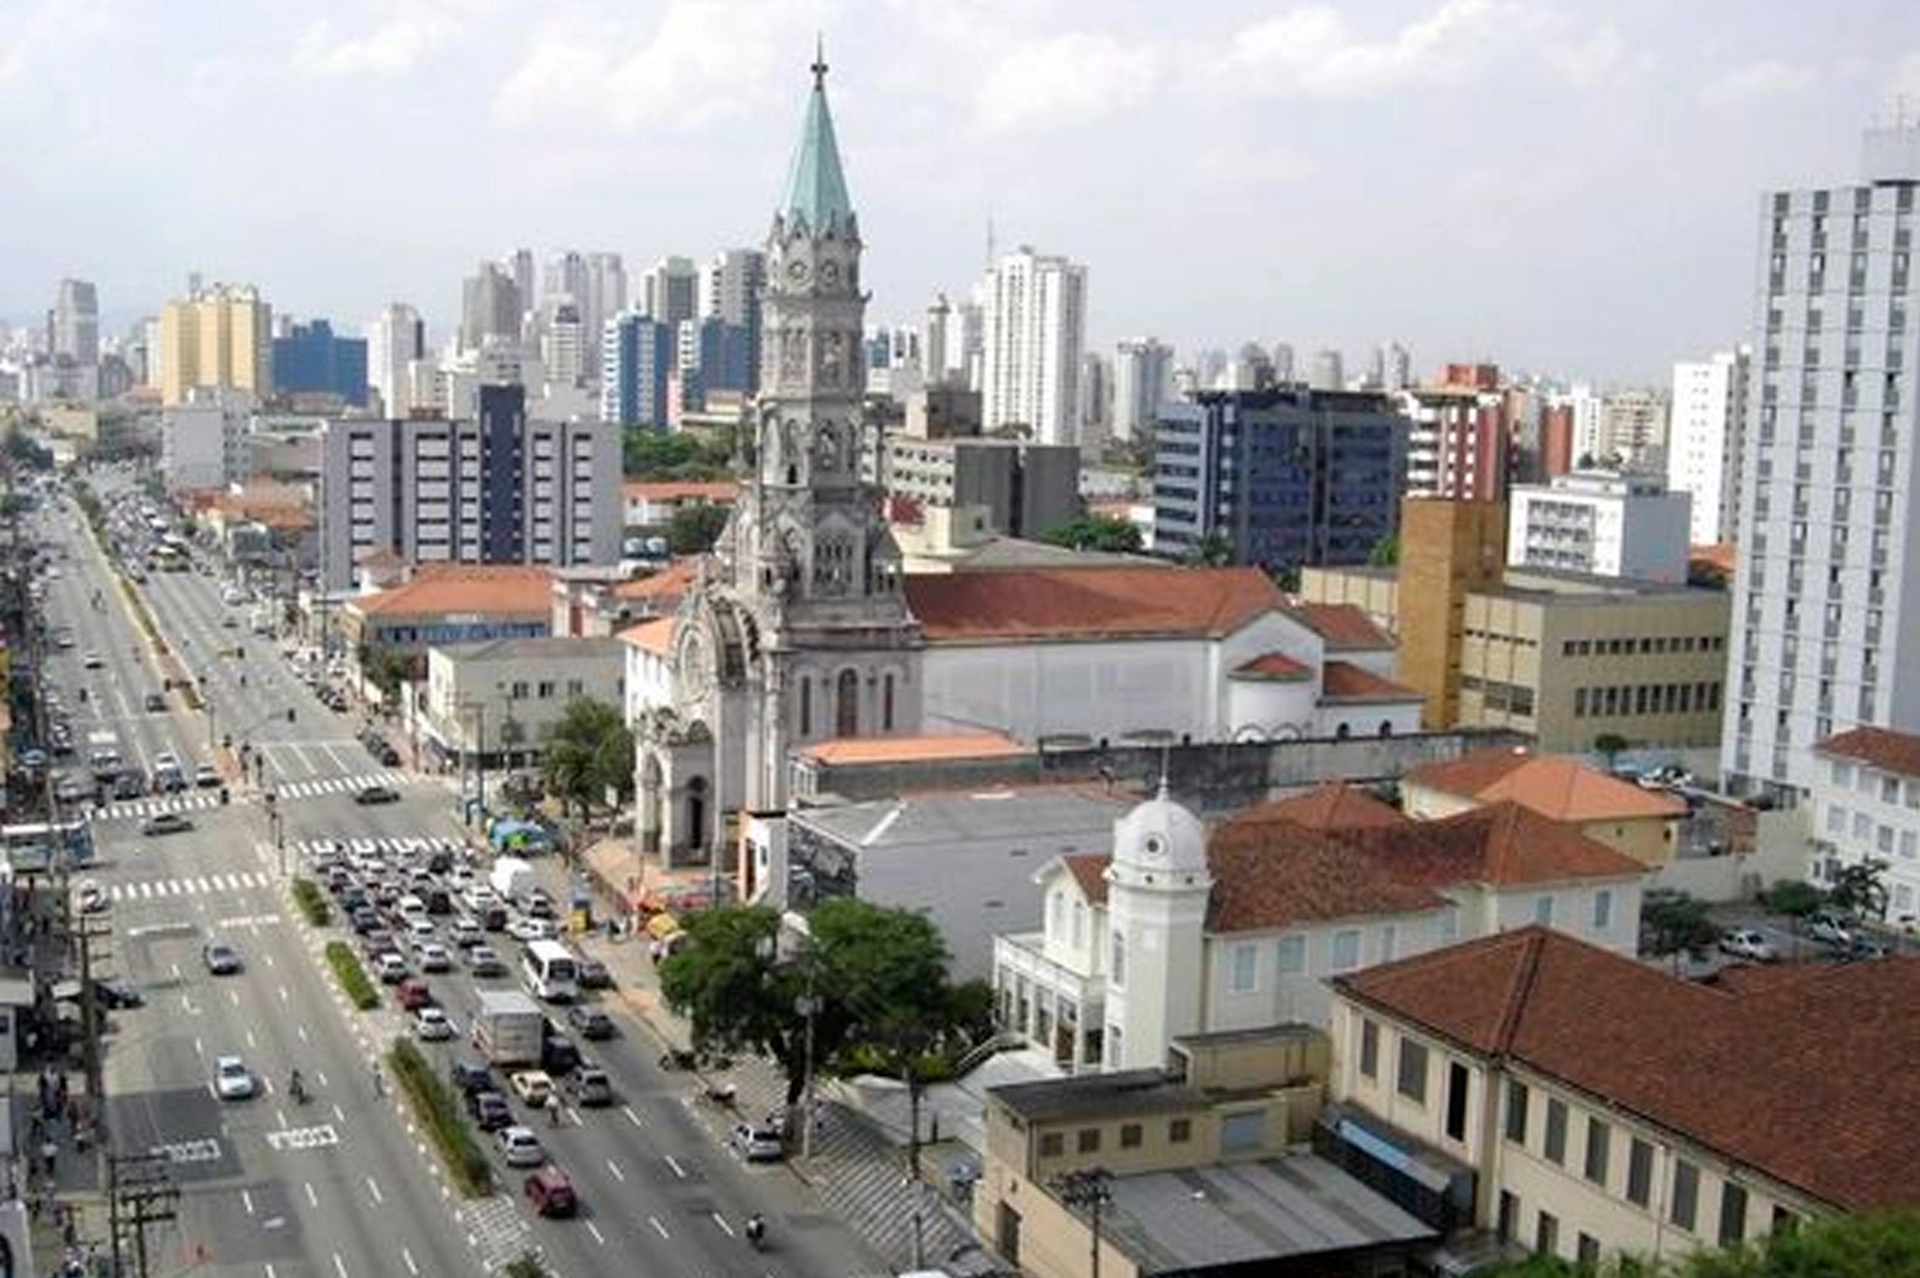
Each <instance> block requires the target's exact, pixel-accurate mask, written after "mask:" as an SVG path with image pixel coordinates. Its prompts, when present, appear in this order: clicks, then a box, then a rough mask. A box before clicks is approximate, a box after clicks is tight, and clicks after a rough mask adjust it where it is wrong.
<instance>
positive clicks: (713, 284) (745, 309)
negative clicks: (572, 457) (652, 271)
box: [699, 248, 767, 394]
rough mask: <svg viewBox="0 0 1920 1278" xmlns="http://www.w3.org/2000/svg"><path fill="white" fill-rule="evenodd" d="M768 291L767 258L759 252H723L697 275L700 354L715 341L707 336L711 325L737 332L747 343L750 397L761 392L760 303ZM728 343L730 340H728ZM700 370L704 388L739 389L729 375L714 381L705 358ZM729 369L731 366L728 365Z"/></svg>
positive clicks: (747, 375) (747, 249) (732, 250)
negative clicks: (716, 323) (701, 350)
mask: <svg viewBox="0 0 1920 1278" xmlns="http://www.w3.org/2000/svg"><path fill="white" fill-rule="evenodd" d="M766 291H767V255H766V254H765V253H762V252H761V251H760V250H759V249H750V248H733V249H722V250H721V251H720V252H718V253H715V254H714V255H713V257H712V259H711V260H710V261H708V263H707V266H706V269H705V270H704V271H702V272H701V274H700V296H699V306H700V320H701V332H702V337H701V341H702V343H703V352H704V351H705V349H706V347H707V346H708V345H710V344H711V342H712V341H714V340H716V339H714V338H712V337H709V336H707V333H708V331H709V329H710V328H711V326H712V324H713V322H714V321H716V320H717V321H719V322H720V324H722V325H724V326H725V329H723V330H721V331H722V332H726V331H732V330H737V331H738V332H739V333H740V334H743V335H744V337H745V341H746V361H747V362H746V384H745V387H744V389H745V390H746V391H747V392H748V393H749V394H751V393H754V392H757V391H758V390H759V389H760V300H761V298H762V297H763V296H764V295H765V293H766ZM727 340H728V341H729V342H731V341H732V340H733V339H731V338H728V339H727ZM701 367H702V369H703V370H705V371H706V372H707V373H708V377H707V378H706V384H707V388H708V389H709V390H714V389H740V388H737V387H735V386H734V385H733V384H732V383H733V380H734V379H733V378H732V377H731V374H730V373H729V375H728V376H727V378H726V379H725V380H724V381H716V380H714V378H713V376H712V370H711V369H708V368H707V360H706V358H705V354H704V353H703V355H702V363H701ZM729 367H731V365H729Z"/></svg>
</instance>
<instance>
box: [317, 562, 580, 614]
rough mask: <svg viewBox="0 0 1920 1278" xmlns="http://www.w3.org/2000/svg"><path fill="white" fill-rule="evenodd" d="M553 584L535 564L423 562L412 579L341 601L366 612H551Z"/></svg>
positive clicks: (545, 571)
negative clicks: (387, 588) (431, 563)
mask: <svg viewBox="0 0 1920 1278" xmlns="http://www.w3.org/2000/svg"><path fill="white" fill-rule="evenodd" d="M552 587H553V580H552V574H551V573H549V572H548V571H547V570H546V569H545V568H542V567H539V566H538V565H534V564H433V565H422V566H421V567H419V568H418V569H416V570H415V574H414V578H413V580H412V581H409V582H407V583H405V584H404V585H399V586H395V587H393V588H392V589H391V590H382V591H378V592H376V593H374V594H371V595H361V596H360V597H359V598H356V599H353V600H350V601H348V603H347V605H346V606H347V607H348V608H351V609H355V610H357V611H359V612H360V613H361V614H362V615H363V616H369V617H374V616H378V617H437V616H443V615H445V614H447V613H476V614H479V615H482V616H489V617H501V616H512V617H524V616H536V615H537V616H543V617H544V616H548V615H550V614H551V612H552V608H553V601H552V598H551V591H552Z"/></svg>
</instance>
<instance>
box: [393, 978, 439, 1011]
mask: <svg viewBox="0 0 1920 1278" xmlns="http://www.w3.org/2000/svg"><path fill="white" fill-rule="evenodd" d="M399 994H400V1006H401V1007H402V1008H404V1009H405V1010H407V1011H409V1012H417V1011H419V1010H420V1009H421V1008H423V1007H428V1006H431V1005H432V1003H433V990H432V988H431V987H429V986H428V985H427V983H426V982H425V981H423V980H421V979H420V978H419V977H417V976H409V977H408V978H407V979H406V980H404V981H402V982H400V991H399Z"/></svg>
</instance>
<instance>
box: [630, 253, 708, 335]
mask: <svg viewBox="0 0 1920 1278" xmlns="http://www.w3.org/2000/svg"><path fill="white" fill-rule="evenodd" d="M640 293H641V297H640V310H641V311H642V313H644V314H647V315H651V316H653V318H655V319H657V320H659V321H660V322H661V323H662V324H665V325H667V326H668V327H670V328H673V329H676V330H677V329H678V328H679V326H680V322H681V321H682V320H690V319H692V318H694V316H695V315H696V314H698V312H699V306H700V272H699V270H698V269H696V268H695V266H694V264H693V260H692V259H691V258H685V257H663V258H661V259H660V260H659V261H658V262H655V263H654V264H653V267H652V269H650V270H649V271H648V272H647V273H646V275H645V276H643V277H642V279H641V287H640Z"/></svg>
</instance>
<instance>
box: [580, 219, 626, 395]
mask: <svg viewBox="0 0 1920 1278" xmlns="http://www.w3.org/2000/svg"><path fill="white" fill-rule="evenodd" d="M626 309H627V263H626V259H624V258H622V257H621V256H620V255H619V254H618V253H610V252H599V253H589V254H587V295H586V296H585V297H583V298H581V299H580V328H581V332H582V334H583V335H584V343H583V350H582V357H583V359H584V360H585V369H584V371H585V374H586V378H587V380H588V381H589V382H591V383H594V384H596V385H597V384H598V383H599V380H600V356H601V351H602V348H603V342H604V338H605V336H606V331H607V321H608V320H610V319H612V318H613V317H614V316H616V315H618V314H619V313H620V312H621V311H624V310H626Z"/></svg>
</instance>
